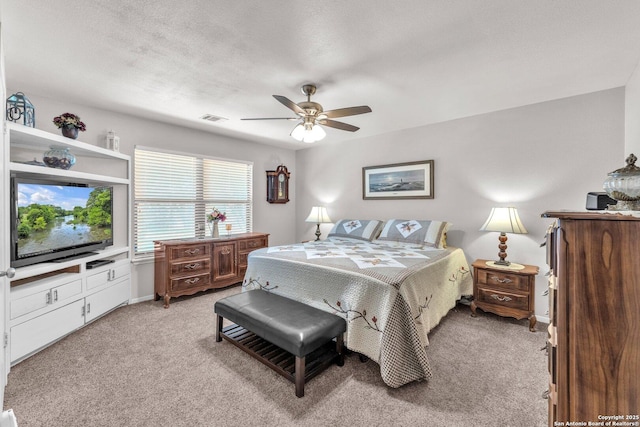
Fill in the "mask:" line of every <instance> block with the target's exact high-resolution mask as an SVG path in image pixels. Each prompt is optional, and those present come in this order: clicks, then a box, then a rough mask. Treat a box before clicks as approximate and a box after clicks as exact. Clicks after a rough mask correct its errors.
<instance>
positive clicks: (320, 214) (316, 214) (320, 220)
mask: <svg viewBox="0 0 640 427" xmlns="http://www.w3.org/2000/svg"><path fill="white" fill-rule="evenodd" d="M304 221H305V222H313V223H314V224H326V223H329V222H332V221H331V218H329V215H328V214H327V208H325V207H324V206H314V207H312V208H311V212H309V216H308V217H307V219H305V220H304Z"/></svg>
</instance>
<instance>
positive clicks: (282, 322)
mask: <svg viewBox="0 0 640 427" xmlns="http://www.w3.org/2000/svg"><path fill="white" fill-rule="evenodd" d="M214 311H215V313H216V341H217V342H220V341H222V338H224V339H225V340H227V341H229V342H230V343H232V344H234V345H236V346H238V347H239V348H241V349H242V350H244V351H245V352H247V353H249V354H250V355H251V356H253V357H255V358H256V359H258V360H260V361H261V362H262V363H264V364H265V365H267V366H268V367H270V368H271V369H273V370H274V371H276V372H277V373H279V374H280V375H282V376H284V377H285V378H287V379H288V380H289V381H292V382H293V383H295V388H296V396H298V397H302V396H304V384H305V382H306V381H308V380H310V379H311V378H313V377H314V376H316V375H317V374H318V373H320V372H321V371H323V370H324V369H325V368H326V367H328V366H330V365H331V364H332V363H333V362H336V363H337V365H338V366H342V365H343V364H344V351H343V350H344V341H343V334H344V332H345V330H346V327H347V325H346V322H345V320H344V319H343V318H342V317H340V316H336V315H334V314H331V313H328V312H326V311H322V310H319V309H317V308H315V307H311V306H309V305H306V304H303V303H301V302H298V301H294V300H292V299H289V298H285V297H283V296H280V295H276V294H273V293H270V292H266V291H263V290H260V289H258V290H253V291H247V292H241V293H239V294H236V295H232V296H229V297H226V298H223V299H221V300H219V301H217V302H216V303H215V305H214ZM223 318H224V319H228V320H230V321H231V322H234V323H235V324H234V325H230V326H227V327H226V328H223V327H222V321H223ZM334 338H335V340H336V344H335V346H333V343H332V341H333V339H334Z"/></svg>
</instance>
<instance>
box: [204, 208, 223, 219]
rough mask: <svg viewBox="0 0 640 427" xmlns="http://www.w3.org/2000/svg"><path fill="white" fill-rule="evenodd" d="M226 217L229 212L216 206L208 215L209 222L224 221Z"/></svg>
mask: <svg viewBox="0 0 640 427" xmlns="http://www.w3.org/2000/svg"><path fill="white" fill-rule="evenodd" d="M225 219H227V213H226V212H220V211H219V210H218V209H216V208H213V211H212V212H211V213H210V214H208V215H207V222H213V221H220V222H224V220H225Z"/></svg>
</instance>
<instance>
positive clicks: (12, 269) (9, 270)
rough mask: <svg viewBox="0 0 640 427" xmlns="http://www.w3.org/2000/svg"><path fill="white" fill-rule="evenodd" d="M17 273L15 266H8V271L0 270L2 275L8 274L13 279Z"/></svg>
mask: <svg viewBox="0 0 640 427" xmlns="http://www.w3.org/2000/svg"><path fill="white" fill-rule="evenodd" d="M15 275H16V269H15V268H13V267H10V268H8V269H7V271H0V277H2V276H7V278H9V279H11V278H12V277H13V276H15Z"/></svg>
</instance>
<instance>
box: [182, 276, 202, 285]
mask: <svg viewBox="0 0 640 427" xmlns="http://www.w3.org/2000/svg"><path fill="white" fill-rule="evenodd" d="M199 281H200V278H199V277H194V278H193V279H187V280H185V281H184V282H185V283H187V284H189V285H193V284H194V283H198V282H199Z"/></svg>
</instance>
